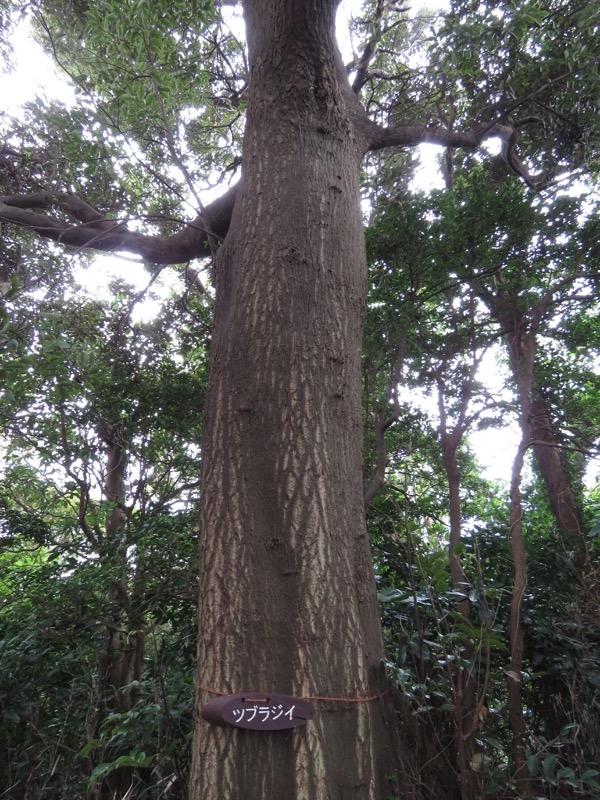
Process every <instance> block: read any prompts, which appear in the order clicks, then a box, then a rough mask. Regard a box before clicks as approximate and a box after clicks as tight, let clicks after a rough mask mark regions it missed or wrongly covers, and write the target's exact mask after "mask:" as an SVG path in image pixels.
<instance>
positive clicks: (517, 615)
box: [506, 431, 533, 798]
mask: <svg viewBox="0 0 600 800" xmlns="http://www.w3.org/2000/svg"><path fill="white" fill-rule="evenodd" d="M527 443H528V432H527V431H524V434H523V438H522V441H521V444H520V446H519V450H518V452H517V456H516V458H515V461H514V464H513V470H512V477H511V484H510V512H509V524H510V533H509V543H510V551H511V555H512V560H513V571H514V572H513V574H514V585H513V593H512V598H511V603H510V669H509V670H508V672H507V674H506V678H507V680H506V684H507V690H508V713H509V719H510V726H511V729H512V732H513V757H514V761H515V777H516V781H517V786H518V787H519V794H520V796H522V797H524V798H530V797H532V796H533V789H532V785H531V779H530V777H529V772H528V769H527V722H526V720H525V716H524V714H523V700H522V697H521V687H522V671H523V620H522V613H521V611H522V605H523V597H524V595H525V590H526V588H527V558H526V555H525V544H524V540H523V524H522V520H523V509H522V506H521V475H522V471H523V461H524V457H525V451H526V448H527Z"/></svg>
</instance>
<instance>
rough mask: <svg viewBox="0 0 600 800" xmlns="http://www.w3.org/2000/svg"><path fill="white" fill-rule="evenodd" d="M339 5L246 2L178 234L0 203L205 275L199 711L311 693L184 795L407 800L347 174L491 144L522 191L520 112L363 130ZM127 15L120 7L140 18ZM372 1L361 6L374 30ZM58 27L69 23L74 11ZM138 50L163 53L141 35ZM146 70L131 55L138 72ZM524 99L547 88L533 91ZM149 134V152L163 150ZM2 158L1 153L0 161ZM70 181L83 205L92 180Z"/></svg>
mask: <svg viewBox="0 0 600 800" xmlns="http://www.w3.org/2000/svg"><path fill="white" fill-rule="evenodd" d="M48 5H49V6H55V5H60V4H48ZM90 5H91V6H92V7H93V4H90ZM143 5H144V4H141V6H143ZM180 5H183V6H184V12H185V13H186V14H188V16H189V15H191V14H193V13H199V12H196V9H195V5H196V4H193V3H191V2H190V3H189V4H180ZM337 5H338V0H310V2H307V0H243V2H242V6H243V10H244V18H245V23H246V35H247V63H248V73H247V82H248V83H247V89H246V87H245V86H244V88H243V91H242V89H241V88H239V87H240V85H239V84H235V83H233V84H232V85H233V86H234V87H237V88H239V92H237V89H236V91H235V92H230V96H229V97H228V99H227V102H228V103H229V104H230V106H231V107H237V106H238V105H239V103H240V102H242V104H243V105H245V104H247V113H246V117H245V130H244V137H243V150H242V157H241V158H242V161H241V164H242V173H241V179H240V181H239V183H237V185H235V186H234V187H233V188H232V189H230V190H229V191H228V192H227V193H225V194H224V195H222V196H221V197H220V198H219V199H218V200H216V201H214V202H212V203H211V204H209V205H207V206H205V207H201V205H200V202H199V200H198V202H197V203H196V212H197V213H196V215H195V217H194V218H193V219H191V220H190V221H189V222H188V223H187V224H184V225H183V226H182V227H181V228H180V229H179V230H178V231H176V232H174V233H172V234H171V235H169V236H160V235H155V234H153V233H147V232H142V231H140V230H139V229H134V228H132V227H129V226H128V225H127V224H126V223H125V222H124V221H123V219H121V218H117V219H115V218H114V217H113V216H111V215H110V214H108V213H105V212H102V211H99V210H97V208H96V207H95V206H96V205H100V203H99V202H98V200H97V199H94V197H92V198H91V199H90V198H88V197H84V196H82V195H81V193H76V192H73V191H67V190H66V189H65V188H63V187H59V188H49V187H40V186H39V185H36V186H34V187H32V186H31V185H24V189H25V190H24V191H19V192H17V193H13V194H8V193H7V194H6V195H5V196H3V197H2V198H0V218H1V219H3V220H5V221H7V222H12V223H15V224H17V225H20V226H24V227H26V228H28V229H29V230H30V231H33V232H35V233H37V234H39V235H41V236H43V237H46V238H48V239H51V240H54V241H55V242H59V243H60V244H61V245H74V246H76V247H79V248H91V249H95V250H103V251H114V250H119V251H128V252H130V253H135V254H137V255H139V256H141V257H142V258H143V259H145V260H146V261H148V262H152V263H153V264H181V263H185V262H189V261H190V260H192V259H196V258H201V257H207V256H211V257H212V258H213V271H214V283H215V291H216V295H215V319H214V328H213V334H212V342H211V365H210V380H209V390H208V397H207V401H206V406H205V429H204V437H203V445H202V460H203V470H202V499H201V598H200V621H199V644H198V672H197V684H198V686H197V693H198V709H199V708H200V707H201V706H202V705H203V703H205V702H206V701H207V700H209V699H211V698H212V697H214V696H215V695H219V694H221V693H229V692H244V691H249V690H255V691H261V692H265V693H269V692H283V693H288V694H292V695H296V696H301V697H306V698H311V699H312V701H313V702H314V704H315V706H316V711H317V713H316V716H315V718H314V720H313V721H311V722H310V723H309V724H308V725H306V727H304V728H302V729H300V730H297V731H294V732H288V733H282V732H276V733H263V732H261V733H255V732H247V731H240V730H237V729H232V728H220V727H216V726H214V725H211V724H209V723H207V722H205V721H204V720H202V719H201V718H200V716H199V714H198V717H197V722H196V731H195V743H194V748H193V766H192V776H191V788H190V798H191V800H201V799H202V800H209V798H211V799H212V798H214V797H215V796H217V795H218V796H219V797H220V798H223V800H242V798H243V799H244V800H260V799H262V798H266V797H274V798H285V800H292V798H298V800H299V799H300V798H307V799H308V798H323V799H324V798H330V799H331V800H334V799H336V800H347V798H351V797H352V798H357V799H358V798H365V799H366V798H371V799H372V800H376V799H377V800H379V798H382V797H384V796H386V794H388V793H389V792H390V791H391V788H390V786H391V784H390V783H389V781H390V780H391V779H398V778H400V781H401V785H403V786H404V789H403V790H402V791H401V793H402V794H404V795H405V796H407V797H409V796H418V789H417V788H416V783H415V785H413V775H412V765H411V763H410V751H409V748H407V747H404V746H403V745H402V744H401V737H400V735H399V733H398V731H397V730H396V724H395V714H394V707H393V702H392V693H391V691H390V684H389V681H388V678H387V676H386V672H385V668H384V660H383V659H384V654H383V645H382V637H381V631H380V622H379V612H378V606H377V600H376V592H375V582H374V579H373V571H372V565H371V558H370V553H369V544H368V538H367V532H366V526H365V518H364V504H363V497H362V495H363V487H362V444H361V442H362V433H361V378H360V349H361V337H362V325H363V316H364V311H365V305H366V288H367V280H366V259H365V250H364V243H363V233H362V218H361V205H360V191H359V173H360V169H361V163H362V161H363V158H364V157H365V155H366V154H367V153H369V152H370V151H375V150H380V149H382V148H389V147H408V146H414V145H416V144H418V143H421V142H433V143H437V144H440V145H444V146H446V147H447V148H466V149H469V150H473V149H476V148H477V147H478V146H479V145H480V144H481V143H482V141H484V140H485V139H489V138H493V137H495V138H498V139H500V141H501V142H502V147H503V154H504V157H505V159H506V162H507V164H508V165H509V167H510V168H511V170H512V171H514V172H517V173H518V174H519V175H521V176H522V177H523V178H524V179H525V181H526V182H527V183H528V184H529V185H530V186H537V179H536V178H534V177H532V176H531V175H530V174H529V172H528V170H527V168H526V166H525V165H524V163H523V161H522V160H521V159H520V158H519V157H517V155H516V153H515V145H516V139H517V133H518V131H519V129H520V128H521V127H522V126H523V124H524V121H523V120H520V121H519V120H518V118H514V117H511V111H513V110H514V108H516V107H518V104H513V106H512V107H509V108H508V110H507V107H506V106H503V107H501V108H499V107H497V106H489V107H488V113H487V115H485V116H483V117H482V116H481V115H479V117H477V118H475V119H473V120H472V125H471V126H470V127H469V128H468V129H467V128H466V129H464V130H462V131H460V130H456V129H454V127H453V124H446V125H444V124H441V123H440V121H439V120H438V121H437V122H436V123H434V124H407V125H396V124H393V125H392V126H388V127H386V126H383V125H381V124H379V122H380V121H374V119H372V118H371V117H370V116H369V115H368V114H367V111H366V110H365V107H364V106H363V105H362V104H361V102H360V100H359V92H360V90H361V89H362V88H363V87H364V86H365V84H366V83H367V81H368V80H370V79H371V78H372V75H371V74H370V72H369V68H370V64H371V61H372V60H373V58H374V54H375V52H376V45H377V42H378V38H379V37H380V36H381V35H383V34H382V29H381V25H379V27H378V26H377V25H374V26H373V30H374V33H373V36H372V38H371V40H370V41H369V42H367V45H366V46H365V48H364V50H363V54H362V57H361V58H360V59H359V61H357V63H355V64H353V65H351V66H350V70H349V69H347V68H346V67H345V66H344V64H343V62H342V59H341V56H340V54H339V51H338V47H337V44H336V39H335V13H336V8H337ZM133 6H136V8H137V6H140V4H133ZM141 6H140V8H139V9H137V10H136V9H134V8H133V7H132V10H134V11H136V13H137V12H138V11H139V13H140V14H142V13H147V12H146V11H142V10H141ZM384 6H385V4H384V3H382V2H378V3H376V4H375V6H374V10H375V19H376V20H379V22H380V21H381V17H382V13H383V9H384ZM51 10H53V9H51ZM75 12H76V13H77V14H80V15H85V14H86V12H87V4H82V6H81V7H79V6H77V7H76V8H75ZM75 12H74V13H75ZM184 12H182V13H184ZM386 13H387V12H386ZM48 32H49V33H50V34H51V33H52V30H51V26H50V27H49V29H48ZM187 34H188V29H187V28H186V29H185V31H184V32H183V33H182V32H177V36H178V37H179V38H178V39H177V41H179V42H181V43H182V44H183V43H185V42H186V41H187V40H186V36H187ZM165 35H169V36H171V35H172V31H171V30H169V31H168V32H167V33H166V34H165ZM215 41H216V40H215ZM55 44H56V45H57V52H59V54H60V42H55ZM143 45H144V47H146V49H147V50H148V52H150V51H151V50H152V48H154V47H155V46H156V47H157V48H160V47H162V45H161V44H160V43H158V44H155V42H154V40H153V39H152V37H151V36H150V37H149V39H148V41H147V42H144V43H143ZM216 46H217V47H218V45H216ZM142 49H143V48H142ZM73 61H74V63H75V64H76V63H77V57H75V56H74V57H73ZM155 63H156V62H155V61H154V60H153V58H151V57H150V56H148V65H149V66H148V70H149V74H152V68H153V65H154V64H155ZM186 67H189V63H188V64H187V65H186ZM353 70H354V79H353V82H352V84H351V83H350V81H349V78H348V74H349V72H350V73H352V72H353ZM143 77H144V76H140V80H141V78H143ZM145 77H147V76H145ZM82 80H83V79H82ZM153 80H154V83H153V84H152V85H153V86H154V87H156V86H157V85H158V84H159V83H160V76H157V77H156V79H153ZM541 83H542V84H544V85H548V86H549V85H550V84H549V83H548V78H547V76H543V77H542V79H541ZM132 85H133V81H132ZM141 85H143V84H142V83H138V84H135V86H136V87H139V86H141ZM136 90H137V89H136ZM132 91H133V89H132ZM236 92H237V94H236ZM142 94H143V93H142ZM242 96H243V100H242V101H240V97H242ZM161 98H162V95H161V92H160V86H159V90H157V91H156V96H155V100H156V102H155V106H156V108H155V111H156V113H157V115H158V116H159V117H160V118H161V119H162V127H161V126H160V125H159V126H158V127H159V128H160V129H161V136H162V145H163V146H164V148H165V149H166V150H168V151H169V152H170V155H171V157H172V159H173V161H174V163H175V166H177V167H179V168H181V171H182V173H183V174H184V175H185V177H186V179H189V178H190V175H189V172H188V171H187V170H186V169H185V166H184V165H182V161H181V158H180V157H179V156H177V153H176V146H175V138H176V137H175V136H174V133H173V131H174V130H175V129H174V128H172V127H170V115H171V113H172V109H169V108H168V107H167V106H166V105H165V103H164V102H161ZM143 100H144V97H143V96H141V97H140V102H142V101H143ZM109 105H110V104H109V103H108V104H107V107H109ZM120 110H121V109H119V111H120ZM114 119H115V120H116V121H115V122H114V130H116V131H118V125H119V124H120V123H119V119H120V117H119V116H118V114H117V115H116V116H115V117H114ZM511 119H513V121H512V122H511V121H510V120H511ZM390 120H391V121H392V122H393V123H395V122H396V121H397V120H396V118H395V116H394V115H391V116H390ZM142 134H143V131H142ZM142 134H140V135H141V136H142V139H144V137H143V135H142ZM161 136H159V137H158V138H155V139H152V137H148V140H144V141H145V143H146V144H147V146H148V148H151V147H156V146H160V144H161ZM110 145H111V143H110V141H108V140H107V141H106V142H105V143H104V146H105V147H110ZM15 155H16V154H15V153H13V152H12V150H10V148H8V149H7V151H6V152H5V154H4V157H5V158H6V159H8V160H9V161H10V158H11V157H13V156H15ZM134 155H135V152H134ZM57 183H60V177H56V178H55V180H54V181H53V183H52V184H49V186H50V185H52V186H56V184H57ZM188 184H189V185H188V188H189V190H190V192H191V193H192V195H195V196H196V199H197V193H195V191H194V185H193V180H189V181H188ZM79 185H80V186H81V187H83V188H84V189H85V187H86V185H87V186H89V187H90V190H91V194H92V195H93V194H94V192H96V191H97V187H95V186H91V181H90V180H89V178H88V180H87V181H85V180H83V181H82V182H81V183H80V184H79ZM18 188H23V187H18ZM33 188H35V189H36V191H33ZM129 188H131V182H130V184H129ZM443 791H444V790H443V788H442V787H440V789H439V793H438V797H442V796H443Z"/></svg>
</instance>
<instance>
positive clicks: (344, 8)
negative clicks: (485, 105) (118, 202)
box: [0, 0, 520, 481]
mask: <svg viewBox="0 0 600 800" xmlns="http://www.w3.org/2000/svg"><path fill="white" fill-rule="evenodd" d="M356 1H357V0H342V3H341V6H340V11H339V13H338V20H343V19H344V17H346V18H347V16H348V14H349V13H351V11H352V8H353V7H354V8H355V7H356ZM415 5H420V3H418V4H413V7H415ZM445 5H446V3H445V2H444V0H439V2H429V3H427V7H428V8H431V7H443V6H445ZM231 24H232V27H235V26H236V22H235V19H232V22H231ZM341 29H342V30H341V33H340V46H341V48H342V50H343V51H344V52H343V55H344V58H348V60H350V58H351V57H352V50H351V44H350V41H349V39H348V36H347V34H346V35H344V33H343V30H344V28H343V26H341ZM13 42H14V50H15V57H16V58H15V61H16V68H15V70H14V71H13V72H12V73H10V74H8V75H0V79H1V80H2V89H3V96H2V106H3V111H4V112H5V113H8V114H11V115H15V116H19V107H20V105H21V103H22V102H24V101H25V100H31V99H34V98H35V97H40V98H41V99H46V100H50V99H59V100H61V101H62V102H64V103H65V104H67V105H74V104H75V93H74V91H73V89H72V88H71V87H70V86H69V85H68V83H67V82H66V81H65V80H64V79H63V78H62V77H61V76H60V75H59V74H58V73H57V71H56V68H55V65H54V63H53V62H52V60H51V59H50V58H49V57H48V56H46V55H45V53H44V52H43V50H42V49H41V48H40V47H39V45H37V44H35V43H34V42H33V41H32V39H31V37H30V35H29V26H28V24H27V22H26V21H23V22H22V23H21V24H20V25H19V26H18V28H17V30H16V33H15V36H14V40H13ZM438 152H439V150H438V148H436V147H434V146H429V145H425V146H423V147H421V148H420V158H421V165H420V168H419V170H418V172H417V176H416V179H415V181H414V186H415V188H418V189H421V190H426V189H431V188H433V187H434V186H439V187H440V188H441V187H442V185H443V183H442V178H441V175H440V173H439V170H438V168H437V163H436V161H437V158H436V157H437V154H438ZM115 278H121V279H125V280H126V281H127V282H128V283H130V284H132V285H133V286H134V288H135V289H136V290H137V291H140V290H142V289H144V288H145V287H146V286H147V284H148V281H149V276H148V272H147V271H146V270H145V269H144V266H143V265H142V264H141V263H136V259H135V258H131V257H125V258H119V257H115V256H109V255H98V256H97V257H96V259H95V262H94V266H93V268H92V269H88V270H83V269H82V270H80V271H79V273H78V274H77V275H76V279H77V280H78V282H80V283H81V284H82V285H83V286H84V287H85V289H86V291H88V292H89V293H91V294H93V295H95V296H100V297H108V296H109V284H110V283H111V281H113V280H114V279H115ZM174 281H180V278H178V277H177V276H176V274H175V273H174V271H173V270H166V271H165V274H164V275H163V276H161V279H159V281H157V283H156V284H154V285H153V286H152V290H151V291H150V292H148V295H147V297H146V299H145V301H144V302H143V303H141V304H139V305H138V307H137V310H136V314H137V317H136V321H141V320H148V319H152V318H153V317H154V316H155V314H156V313H157V312H158V310H159V308H160V298H161V296H165V295H166V294H167V293H168V292H169V289H170V287H171V286H172V285H173V282H174ZM134 316H135V315H134ZM501 374H502V367H501V366H499V365H498V362H497V359H496V358H495V356H493V355H490V356H489V357H488V358H487V359H485V361H484V364H483V366H482V370H481V375H480V377H481V379H483V380H484V381H485V383H486V384H488V386H489V388H490V389H491V390H492V391H496V390H497V391H500V388H501ZM419 405H420V406H422V407H423V408H424V409H426V410H428V411H431V410H432V409H435V401H434V400H433V399H432V398H431V397H426V396H423V397H422V398H421V399H420V401H419ZM519 438H520V437H519V433H518V431H517V430H516V429H515V425H514V423H513V424H509V425H507V426H506V427H503V428H501V429H498V430H490V429H488V430H486V431H482V432H479V433H474V434H471V435H470V437H469V439H470V442H471V445H472V447H473V449H474V451H475V453H476V454H477V457H478V459H479V461H480V463H481V465H482V467H483V468H484V474H485V477H487V478H490V479H493V480H502V481H508V479H509V476H510V468H511V464H512V461H513V459H514V456H515V453H516V449H517V446H518V442H519Z"/></svg>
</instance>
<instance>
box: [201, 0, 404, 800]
mask: <svg viewBox="0 0 600 800" xmlns="http://www.w3.org/2000/svg"><path fill="white" fill-rule="evenodd" d="M335 5H336V4H335V3H334V2H332V1H331V0H313V1H312V2H306V0H261V2H259V1H258V0H246V2H245V3H244V7H245V15H246V25H247V36H248V47H249V58H250V75H251V95H250V100H249V108H248V119H247V128H246V134H245V141H244V154H243V179H242V184H241V186H240V191H239V193H238V197H237V201H236V206H235V209H234V214H233V219H232V224H231V228H230V231H229V234H228V236H227V239H226V241H225V243H224V245H223V247H222V249H221V251H220V252H219V254H218V258H217V263H216V318H215V330H214V339H213V344H212V348H211V377H210V386H209V393H208V398H207V404H206V422H205V433H204V442H203V477H202V486H203V491H202V500H201V506H202V519H201V593H200V634H199V650H198V661H199V667H198V684H199V685H198V706H199V707H200V706H202V704H203V703H204V702H205V701H206V700H208V699H210V698H211V697H212V696H213V694H212V693H214V692H242V691H249V690H254V691H260V692H267V693H268V692H282V693H286V694H291V695H295V696H302V697H315V696H318V697H320V698H323V697H326V698H331V699H329V700H321V699H319V700H317V701H315V706H316V712H317V713H316V716H315V719H314V720H313V721H311V722H309V723H308V724H307V725H306V726H305V727H302V728H298V729H295V730H292V731H280V732H274V733H267V732H254V731H242V730H239V729H235V728H220V727H217V726H214V725H211V724H209V723H206V722H204V721H203V720H201V719H199V718H198V720H197V725H196V736H195V741H194V748H193V763H192V774H191V789H190V798H191V800H214V798H215V797H216V796H218V797H219V798H220V799H221V800H264V798H281V800H284V799H285V800H295V799H296V798H297V799H298V800H300V798H306V800H308V799H309V798H310V800H320V799H322V800H325V798H328V800H350V798H357V799H358V798H364V799H365V800H366V799H367V798H371V799H372V800H375V799H377V800H381V798H383V797H385V796H386V795H387V794H391V793H392V792H391V788H390V785H389V784H388V779H389V778H390V777H391V776H393V775H394V774H395V769H396V766H397V761H396V759H397V750H396V747H397V738H396V731H395V721H394V713H393V709H392V699H391V694H390V693H389V691H388V681H387V678H386V674H385V669H384V665H383V648H382V637H381V629H380V621H379V610H378V605H377V600H376V592H375V584H374V578H373V570H372V564H371V558H370V553H369V544H368V539H367V532H366V527H365V519H364V508H363V502H362V481H361V470H362V431H361V397H360V385H361V381H360V350H361V336H362V319H363V312H364V308H365V300H366V259H365V251H364V243H363V234H362V223H361V214H360V195H359V187H358V177H357V176H358V170H359V164H360V159H361V158H362V154H363V148H362V147H361V143H360V142H359V141H357V136H356V134H355V131H354V130H353V125H352V112H351V108H350V104H351V98H350V96H349V95H348V93H347V92H346V91H345V88H344V85H343V79H341V66H340V64H341V62H340V60H339V55H338V54H337V49H336V46H335V41H334V16H335ZM372 697H375V698H376V699H371V700H369V699H368V698H372ZM356 700H360V701H361V702H356Z"/></svg>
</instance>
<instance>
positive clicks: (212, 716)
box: [200, 692, 315, 731]
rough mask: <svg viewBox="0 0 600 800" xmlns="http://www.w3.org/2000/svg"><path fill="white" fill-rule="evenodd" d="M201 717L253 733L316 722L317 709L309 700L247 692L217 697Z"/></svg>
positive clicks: (201, 712)
mask: <svg viewBox="0 0 600 800" xmlns="http://www.w3.org/2000/svg"><path fill="white" fill-rule="evenodd" d="M200 714H201V715H202V717H203V718H204V719H205V720H206V721H207V722H212V724H213V725H230V726H232V727H234V728H245V729H247V730H251V731H284V730H287V729H288V728H298V727H299V726H300V725H306V723H307V722H308V721H309V720H310V719H312V718H313V717H314V715H315V709H314V708H313V706H312V705H311V704H310V703H309V702H308V701H307V700H302V699H301V698H299V697H290V695H287V694H264V693H258V692H245V693H243V694H228V695H225V696H224V697H217V698H215V699H214V700H210V701H209V702H208V703H206V705H204V706H203V707H202V709H201V711H200Z"/></svg>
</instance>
